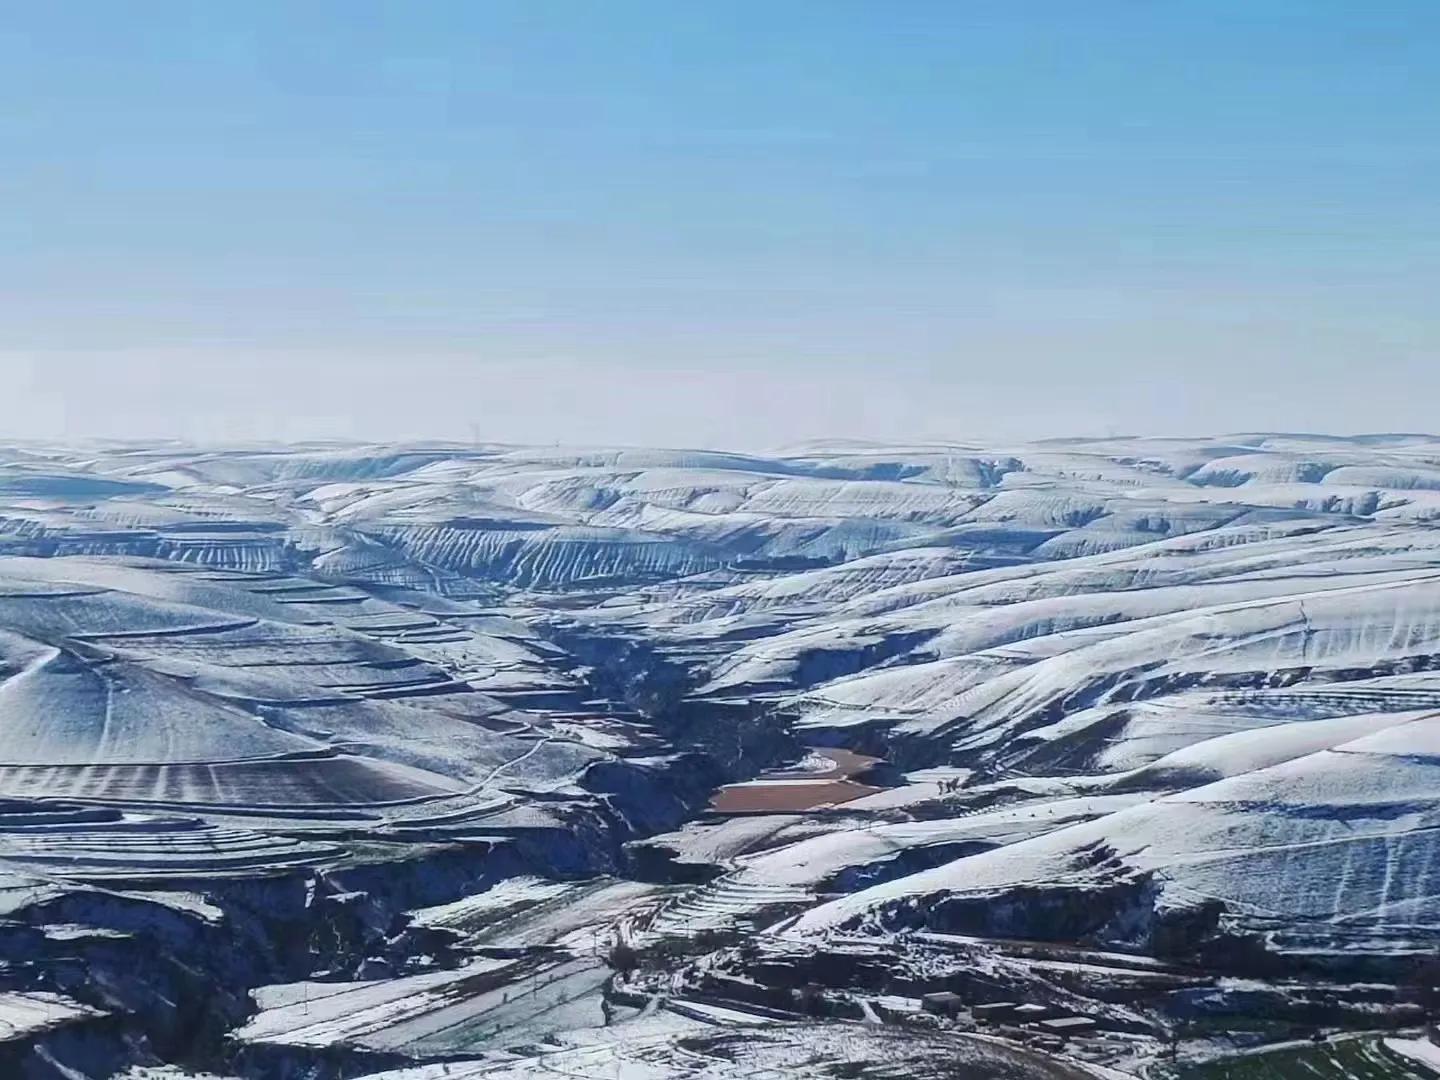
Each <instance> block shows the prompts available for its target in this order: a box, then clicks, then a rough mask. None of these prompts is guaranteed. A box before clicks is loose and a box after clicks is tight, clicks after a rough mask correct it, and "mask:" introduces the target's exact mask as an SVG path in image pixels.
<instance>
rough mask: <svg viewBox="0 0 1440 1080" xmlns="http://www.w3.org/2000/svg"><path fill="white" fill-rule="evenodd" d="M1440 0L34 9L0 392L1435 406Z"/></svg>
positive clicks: (7, 262) (242, 404) (808, 0)
mask: <svg viewBox="0 0 1440 1080" xmlns="http://www.w3.org/2000/svg"><path fill="white" fill-rule="evenodd" d="M1437 174H1440V4H1435V3H1432V2H1429V0H1412V2H1398V3H1376V4H1373V5H1366V4H1356V3H1352V2H1345V3H1339V2H1327V0H1304V2H1298V0H1297V2H1293V3H1284V2H1280V0H1250V2H1244V3H1241V2H1233V3H1232V2H1227V0H1211V2H1206V3H1187V2H1180V0H1177V2H1173V3H1140V2H1121V0H1094V2H1089V3H1076V2H1073V0H1067V2H1058V0H1056V2H1046V0H1027V2H1023V3H1015V2H1013V0H1010V2H1003V3H1002V2H994V3H991V2H987V0H967V2H958V3H957V2H954V0H947V2H929V0H903V2H893V0H885V2H879V0H876V2H855V0H824V2H821V0H792V2H788V3H776V2H774V0H770V2H767V3H750V2H746V0H732V2H726V3H722V4H688V3H678V2H674V0H667V2H654V3H651V2H639V0H612V2H608V3H589V2H586V3H581V2H578V0H577V2H572V3H561V2H553V0H525V2H517V3H509V2H488V0H468V2H463V3H439V2H429V3H426V2H410V3H394V4H376V3H366V2H359V0H347V2H344V3H326V2H320V0H312V2H308V3H305V4H292V3H264V2H251V3H247V4H208V5H207V4H193V3H173V4H170V3H163V2H160V0H146V2H131V3H117V2H113V0H107V2H100V0H97V2H93V3H77V2H66V0H56V2H54V3H49V4H36V5H25V6H23V7H21V8H19V9H17V10H15V11H13V12H10V13H8V14H7V18H6V20H5V23H4V25H3V26H0V199H3V204H0V372H3V373H4V374H5V376H6V382H7V383H8V384H9V386H8V388H7V390H6V392H5V393H4V394H3V395H0V431H4V432H8V433H10V434H13V435H20V436H50V435H66V436H71V437H73V436H78V435H87V434H89V435H104V436H113V435H136V436H139V435H163V436H182V437H216V436H223V437H237V438H253V437H263V438H300V437H310V436H316V437H332V436H334V437H361V438H364V437H376V438H388V437H400V436H409V435H414V436H436V437H447V436H448V437H456V436H459V437H468V435H469V433H470V431H471V430H472V426H473V427H476V428H478V429H479V430H480V431H481V432H482V433H484V434H485V435H486V436H487V437H491V438H497V439H511V440H536V441H551V442H553V441H556V440H563V441H587V442H590V441H600V442H626V443H645V442H652V443H686V444H710V445H734V446H743V447H762V446H767V445H779V444H783V443H785V442H787V441H791V440H795V439H802V438H809V437H814V436H819V435H825V434H835V435H847V436H870V437H876V438H901V437H905V438H911V437H914V438H947V437H948V438H956V439H967V438H979V437H1010V436H1018V435H1025V434H1037V435H1046V434H1084V433H1100V432H1106V431H1136V432H1199V431H1215V430H1236V429H1257V428H1266V429H1271V428H1273V429H1315V430H1331V431H1352V430H1381V429H1389V430H1394V429H1434V428H1437V427H1440V422H1437V421H1435V420H1434V419H1433V416H1432V414H1433V402H1434V401H1435V400H1436V395H1437V394H1440V312H1437V309H1440V304H1437V302H1436V298H1437V297H1440V195H1437V192H1440V175H1437Z"/></svg>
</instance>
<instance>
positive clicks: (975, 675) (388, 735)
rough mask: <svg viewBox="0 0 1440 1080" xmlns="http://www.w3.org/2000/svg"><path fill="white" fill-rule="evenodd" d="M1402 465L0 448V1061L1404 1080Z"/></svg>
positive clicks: (1416, 465) (1409, 735)
mask: <svg viewBox="0 0 1440 1080" xmlns="http://www.w3.org/2000/svg"><path fill="white" fill-rule="evenodd" d="M1437 476H1440V440H1437V439H1434V438H1431V437H1428V436H1420V435H1376V436H1358V437H1353V438H1339V437H1325V436H1307V435H1285V434H1263V433H1261V434H1253V433H1252V434H1236V435H1229V436H1224V437H1217V438H1195V439H1121V438H1117V439H1100V440H1062V441H1049V442H1034V443H1016V444H1013V445H1008V444H1007V445H994V446H982V445H968V444H964V445H962V444H954V445H918V446H870V445H862V444H848V443H847V444H839V445H814V446H805V447H799V448H795V449H793V450H790V451H787V452H784V453H777V454H773V455H769V456H760V455H750V454H738V453H724V452H715V451H688V450H680V451H673V450H647V449H608V448H599V449H593V448H579V449H573V448H564V447H543V448H535V447H516V446H498V445H495V446H490V445H479V446H476V445H466V446H458V445H456V446H451V445H442V444H427V445H423V446H388V445H387V446H351V445H303V446H289V447H183V446H173V445H166V446H153V447H149V446H141V445H114V446H86V447H83V448H77V447H70V446H63V445H25V446H10V447H5V448H3V449H0V997H3V998H4V1001H3V1002H0V1020H3V1021H4V1024H5V1025H8V1026H0V1075H5V1076H8V1075H11V1074H12V1073H13V1074H14V1075H16V1076H24V1077H26V1078H27V1080H29V1078H30V1077H43V1078H44V1080H51V1078H56V1080H60V1078H63V1080H75V1078H77V1077H79V1078H82V1080H110V1078H111V1077H126V1078H127V1080H136V1078H137V1077H143V1076H149V1075H155V1076H163V1077H166V1080H173V1078H177V1077H195V1076H203V1075H209V1076H218V1077H222V1078H225V1080H233V1078H239V1080H294V1078H297V1077H305V1078H306V1080H352V1078H354V1077H360V1076H371V1077H376V1078H379V1077H385V1078H386V1080H432V1078H435V1077H441V1076H447V1077H460V1076H475V1077H480V1076H485V1077H492V1076H493V1077H517V1078H518V1077H521V1076H535V1077H543V1076H571V1077H577V1076H578V1077H593V1078H595V1080H600V1078H602V1077H613V1076H617V1075H618V1076H623V1077H626V1078H629V1077H636V1078H641V1080H644V1078H646V1077H654V1078H656V1080H659V1078H661V1077H672V1076H681V1077H683V1076H695V1077H697V1078H699V1077H702V1076H703V1077H711V1078H718V1077H727V1076H737V1077H738V1076H742V1075H743V1076H747V1077H748V1076H755V1077H762V1076H777V1077H778V1076H786V1077H788V1076H814V1077H817V1078H818V1077H822V1076H824V1077H833V1076H842V1075H854V1076H869V1077H881V1076H905V1077H907V1078H913V1080H922V1078H927V1077H932V1076H933V1077H937V1078H938V1077H944V1076H951V1075H960V1074H963V1075H966V1076H994V1077H1012V1076H1013V1077H1020V1076H1053V1077H1057V1078H1061V1077H1064V1078H1067V1080H1068V1078H1071V1077H1075V1078H1078V1077H1104V1078H1110V1080H1113V1078H1114V1077H1116V1076H1117V1075H1159V1073H1158V1072H1157V1071H1156V1070H1158V1069H1163V1068H1167V1067H1168V1063H1169V1059H1170V1056H1171V1053H1172V1051H1173V1052H1174V1054H1175V1055H1176V1056H1177V1057H1178V1059H1179V1060H1180V1061H1181V1062H1187V1061H1188V1062H1191V1063H1192V1064H1191V1065H1188V1066H1186V1067H1185V1068H1186V1071H1185V1072H1184V1073H1183V1075H1186V1076H1193V1077H1197V1078H1199V1077H1212V1076H1214V1077H1218V1076H1231V1075H1235V1076H1242V1075H1243V1076H1257V1077H1258V1076H1289V1075H1297V1076H1298V1075H1304V1076H1323V1075H1336V1076H1339V1075H1347V1076H1375V1077H1380V1076H1396V1077H1410V1076H1419V1075H1422V1074H1423V1069H1424V1065H1423V1064H1421V1061H1420V1059H1416V1058H1406V1057H1404V1056H1403V1055H1398V1056H1397V1054H1396V1053H1394V1052H1392V1050H1391V1049H1389V1048H1388V1046H1389V1044H1387V1043H1386V1042H1385V1041H1384V1040H1383V1038H1382V1034H1383V1033H1384V1032H1391V1031H1393V1032H1401V1033H1408V1034H1413V1032H1414V1030H1416V1029H1418V1028H1419V1026H1420V1025H1421V1024H1422V1023H1423V1022H1424V1020H1425V1018H1426V1017H1427V1016H1428V1015H1429V1014H1430V1013H1431V1012H1432V1011H1433V1008H1434V1000H1433V998H1434V994H1435V991H1434V987H1435V986H1437V985H1440V977H1437V971H1436V965H1435V960H1434V957H1436V956H1440V869H1437V868H1440V855H1437V852H1440V848H1437V843H1436V838H1437V837H1440V828H1437V826H1440V772H1437V766H1440V681H1437V680H1440V674H1437V673H1440V525H1437V522H1440V482H1437V479H1436V478H1437ZM1317 1032H1318V1033H1320V1034H1322V1035H1324V1036H1325V1037H1326V1039H1327V1040H1328V1041H1326V1042H1324V1043H1323V1044H1321V1043H1316V1044H1311V1043H1310V1042H1308V1041H1304V1040H1308V1039H1309V1037H1310V1035H1312V1034H1314V1033H1317ZM1362 1032H1363V1033H1367V1034H1365V1035H1363V1036H1359V1035H1357V1034H1356V1033H1362ZM1297 1040H1301V1041H1300V1043H1299V1044H1298V1045H1291V1044H1295V1043H1297ZM1277 1044H1283V1045H1278V1046H1277ZM1252 1050H1257V1051H1259V1052H1255V1053H1251V1052H1250V1051H1252ZM1242 1051H1244V1052H1243V1053H1242ZM1202 1060H1204V1061H1206V1062H1208V1063H1207V1064H1194V1063H1195V1062H1199V1061H1202ZM7 1070H8V1071H7ZM1416 1070H1422V1072H1416Z"/></svg>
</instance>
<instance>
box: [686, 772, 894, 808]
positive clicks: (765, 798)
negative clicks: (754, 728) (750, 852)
mask: <svg viewBox="0 0 1440 1080" xmlns="http://www.w3.org/2000/svg"><path fill="white" fill-rule="evenodd" d="M879 790H880V789H879V788H876V787H871V786H869V785H868V784H857V783H856V782H855V781H853V780H817V781H815V782H814V783H806V784H795V783H788V784H776V783H768V784H767V783H766V782H765V781H763V780H760V781H756V782H754V783H749V784H732V785H730V786H729V787H723V788H721V789H720V790H719V791H717V792H716V793H715V795H714V797H713V798H712V799H711V800H710V809H712V810H714V811H716V812H717V813H721V814H783V813H795V812H797V811H802V810H817V809H819V808H820V807H822V806H832V805H834V804H836V803H846V802H849V801H850V800H852V799H858V798H861V797H862V796H865V795H873V794H874V793H875V792H877V791H879Z"/></svg>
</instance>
